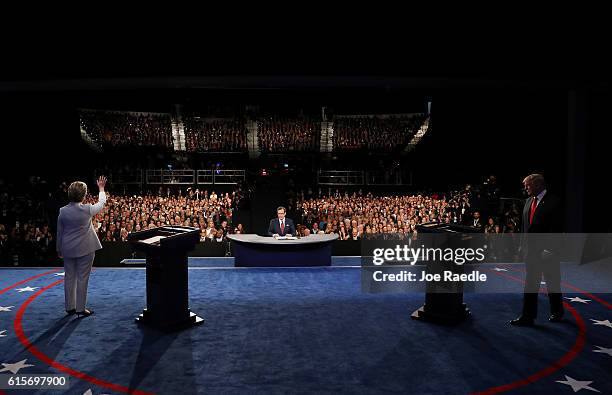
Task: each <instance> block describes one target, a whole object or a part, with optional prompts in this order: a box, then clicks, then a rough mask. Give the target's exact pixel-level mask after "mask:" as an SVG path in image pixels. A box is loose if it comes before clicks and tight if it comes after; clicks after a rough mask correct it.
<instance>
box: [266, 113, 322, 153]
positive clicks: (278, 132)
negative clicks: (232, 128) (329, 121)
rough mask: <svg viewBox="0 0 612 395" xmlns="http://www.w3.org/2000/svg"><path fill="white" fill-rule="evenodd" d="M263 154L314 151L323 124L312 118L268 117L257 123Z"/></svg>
mask: <svg viewBox="0 0 612 395" xmlns="http://www.w3.org/2000/svg"><path fill="white" fill-rule="evenodd" d="M257 128H258V129H257V130H258V132H257V133H258V138H259V147H260V149H261V151H262V152H287V151H313V150H315V149H316V148H317V146H318V144H317V143H318V142H317V138H319V133H320V131H321V122H320V121H316V120H314V119H310V118H293V119H292V118H283V117H268V118H260V119H259V120H258V121H257Z"/></svg>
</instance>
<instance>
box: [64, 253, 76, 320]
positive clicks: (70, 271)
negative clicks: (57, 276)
mask: <svg viewBox="0 0 612 395" xmlns="http://www.w3.org/2000/svg"><path fill="white" fill-rule="evenodd" d="M76 261H77V258H64V298H65V303H66V311H68V310H73V309H76V300H77V297H76V289H77V270H76Z"/></svg>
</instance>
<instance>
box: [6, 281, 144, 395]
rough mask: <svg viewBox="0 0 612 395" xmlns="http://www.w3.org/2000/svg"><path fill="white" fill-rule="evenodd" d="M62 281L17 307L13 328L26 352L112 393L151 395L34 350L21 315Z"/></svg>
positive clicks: (49, 286) (47, 287)
mask: <svg viewBox="0 0 612 395" xmlns="http://www.w3.org/2000/svg"><path fill="white" fill-rule="evenodd" d="M63 281H64V280H58V281H56V282H54V283H53V284H50V285H47V286H46V287H44V288H42V289H41V290H40V291H38V292H36V293H35V294H33V295H32V296H30V297H29V298H28V299H27V300H26V301H25V302H23V304H22V305H21V306H20V307H19V310H18V311H17V316H16V317H15V321H14V325H13V326H14V328H15V335H17V339H19V341H20V342H21V344H22V345H23V346H24V347H25V348H26V350H28V351H29V352H30V353H31V354H32V355H34V356H35V357H36V358H38V359H39V360H40V361H42V362H44V363H46V364H47V365H49V366H51V367H53V368H55V369H57V370H59V371H61V372H64V373H66V374H69V375H70V376H72V377H76V378H78V379H81V380H85V381H88V382H90V383H92V384H95V385H97V386H99V387H104V388H108V389H111V390H113V391H117V392H123V393H126V394H135V395H149V394H153V393H152V392H145V391H140V390H137V389H133V388H128V387H124V386H122V385H119V384H115V383H111V382H108V381H104V380H102V379H99V378H97V377H94V376H90V375H88V374H87V373H83V372H79V371H78V370H74V369H72V368H70V367H68V366H65V365H62V364H61V363H59V362H57V361H55V360H54V359H52V358H50V357H48V356H47V355H45V354H44V353H43V352H42V351H40V350H39V349H38V348H36V346H34V345H33V344H32V343H31V342H30V340H29V339H28V338H27V337H26V335H25V333H24V331H23V327H22V320H23V315H24V314H25V312H26V309H27V308H28V306H29V305H30V303H32V302H33V301H34V299H36V298H37V297H38V296H40V295H41V294H42V293H43V292H45V291H47V290H48V289H50V288H53V287H55V286H56V285H58V284H61V283H62V282H63Z"/></svg>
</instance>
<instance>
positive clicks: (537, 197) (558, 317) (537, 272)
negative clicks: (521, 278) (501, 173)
mask: <svg viewBox="0 0 612 395" xmlns="http://www.w3.org/2000/svg"><path fill="white" fill-rule="evenodd" d="M523 185H524V187H525V191H526V192H527V195H529V198H528V199H527V201H526V202H525V207H524V209H523V225H522V231H523V235H522V242H521V250H522V251H521V252H522V254H523V257H524V258H525V266H526V275H525V290H524V295H523V313H522V314H521V316H520V317H518V318H517V319H514V320H512V321H510V324H511V325H515V326H532V325H533V324H534V321H535V318H536V316H537V311H538V292H539V289H540V282H541V280H542V276H544V280H545V281H546V289H547V291H548V298H549V300H550V312H551V315H550V318H549V321H550V322H561V321H562V318H563V301H562V300H563V299H562V295H561V271H560V261H559V259H560V258H559V245H558V244H559V243H558V242H557V243H555V241H558V240H559V238H558V237H555V235H552V234H553V233H561V231H562V222H561V220H562V219H561V204H560V202H559V199H558V198H557V197H556V196H554V195H551V194H550V193H548V192H547V190H546V183H545V180H544V177H543V176H542V175H540V174H532V175H529V176H527V177H525V179H524V180H523Z"/></svg>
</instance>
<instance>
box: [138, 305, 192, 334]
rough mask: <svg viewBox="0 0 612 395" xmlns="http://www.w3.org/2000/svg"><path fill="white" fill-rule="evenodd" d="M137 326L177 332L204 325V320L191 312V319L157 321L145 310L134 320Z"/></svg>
mask: <svg viewBox="0 0 612 395" xmlns="http://www.w3.org/2000/svg"><path fill="white" fill-rule="evenodd" d="M134 321H135V322H136V323H137V324H141V325H146V326H150V327H152V328H155V329H160V330H163V331H176V330H181V329H187V328H190V327H192V326H196V325H201V324H203V323H204V318H202V317H200V316H198V315H197V314H196V313H193V312H191V311H189V317H188V318H186V319H184V320H155V319H153V318H152V316H151V314H150V313H149V312H148V311H147V309H144V310H143V311H142V314H140V315H139V316H138V317H136V319H135V320H134Z"/></svg>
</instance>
